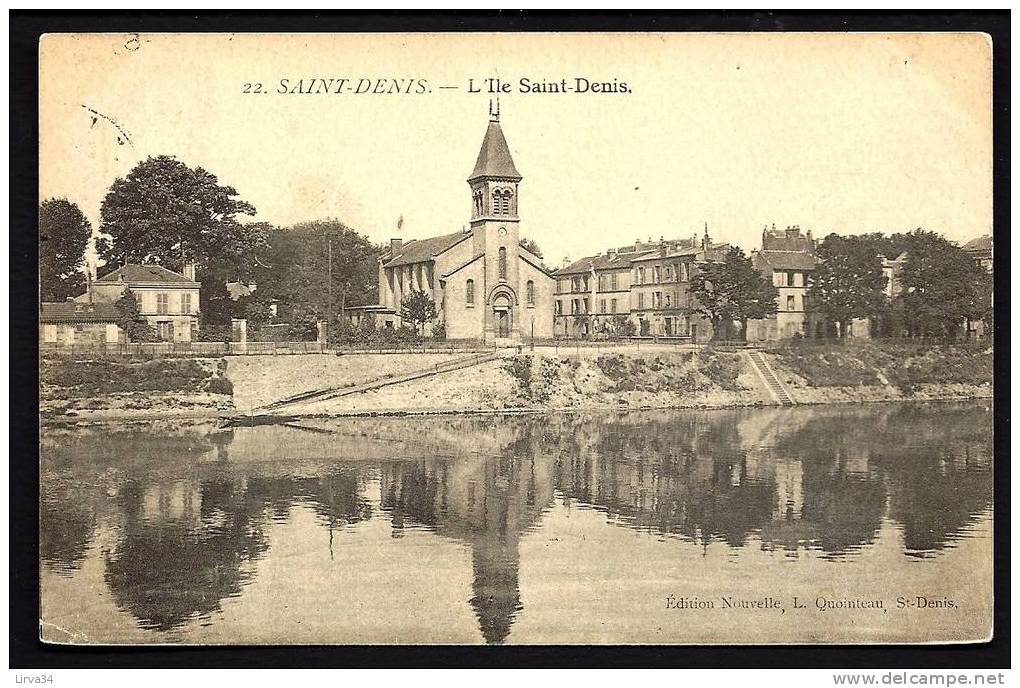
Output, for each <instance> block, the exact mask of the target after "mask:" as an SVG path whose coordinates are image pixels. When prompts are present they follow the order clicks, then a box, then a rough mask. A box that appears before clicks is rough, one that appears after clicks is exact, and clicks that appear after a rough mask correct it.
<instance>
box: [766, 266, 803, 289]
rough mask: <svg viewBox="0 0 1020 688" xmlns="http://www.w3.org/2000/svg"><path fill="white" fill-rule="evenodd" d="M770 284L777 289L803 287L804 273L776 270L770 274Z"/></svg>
mask: <svg viewBox="0 0 1020 688" xmlns="http://www.w3.org/2000/svg"><path fill="white" fill-rule="evenodd" d="M772 284H773V285H775V286H777V287H803V286H804V273H803V272H795V271H793V270H776V271H775V272H773V273H772Z"/></svg>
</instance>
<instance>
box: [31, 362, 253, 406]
mask: <svg viewBox="0 0 1020 688" xmlns="http://www.w3.org/2000/svg"><path fill="white" fill-rule="evenodd" d="M226 369H227V365H226V361H224V360H223V359H214V358H168V359H158V360H152V361H133V360H109V359H100V360H94V361H73V360H69V359H43V360H41V361H40V363H39V395H40V407H41V409H40V410H41V411H42V413H43V415H44V416H54V415H65V416H72V417H73V416H75V415H78V414H79V413H83V412H87V413H89V414H90V415H110V416H119V415H129V416H142V417H144V416H146V415H152V416H154V417H156V416H162V415H164V414H169V415H174V414H177V415H189V414H198V415H209V414H215V413H217V412H220V411H226V410H229V409H230V408H231V395H232V394H233V385H232V384H231V381H230V379H229V378H228V377H227V376H226Z"/></svg>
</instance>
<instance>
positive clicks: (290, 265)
mask: <svg viewBox="0 0 1020 688" xmlns="http://www.w3.org/2000/svg"><path fill="white" fill-rule="evenodd" d="M267 243H268V246H267V249H266V250H265V252H264V253H261V254H260V255H259V259H258V262H257V264H256V266H255V270H254V279H255V282H256V284H257V285H258V288H257V291H256V292H255V295H254V296H255V297H256V298H255V299H254V300H255V301H256V302H259V303H262V304H264V306H265V307H266V308H268V303H269V301H270V300H275V301H277V302H278V306H279V315H278V318H279V319H280V320H281V321H285V322H290V321H293V320H295V319H298V318H300V319H312V320H314V319H316V318H318V319H324V318H327V317H332V316H335V315H336V314H338V313H340V311H342V310H344V309H345V308H346V307H348V306H351V305H366V304H369V303H375V302H376V299H377V289H378V274H379V272H378V271H379V262H378V256H379V253H380V251H381V248H380V247H378V246H374V245H373V244H372V243H371V242H370V241H369V240H368V239H367V238H366V237H364V236H362V235H361V234H358V232H356V231H355V230H353V229H351V228H350V227H348V226H347V225H345V224H344V223H343V222H341V221H340V220H335V219H329V220H319V221H315V222H306V223H303V224H299V225H296V226H294V227H290V228H287V229H277V228H273V229H271V230H269V231H268V232H267ZM330 279H332V283H330V281H329V280H330ZM330 287H332V288H330Z"/></svg>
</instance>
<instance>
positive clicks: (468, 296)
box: [464, 279, 475, 304]
mask: <svg viewBox="0 0 1020 688" xmlns="http://www.w3.org/2000/svg"><path fill="white" fill-rule="evenodd" d="M464 294H465V296H464V300H465V301H466V302H467V303H470V304H473V303H474V302H475V281H474V280H473V279H469V280H468V281H467V288H466V289H465V290H464Z"/></svg>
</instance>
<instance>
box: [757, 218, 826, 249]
mask: <svg viewBox="0 0 1020 688" xmlns="http://www.w3.org/2000/svg"><path fill="white" fill-rule="evenodd" d="M761 249H762V251H802V252H807V253H812V254H813V253H814V252H815V241H814V239H812V238H811V232H810V231H809V232H808V233H807V234H804V233H802V232H801V230H800V227H799V226H797V225H792V226H790V227H787V228H786V229H776V226H775V225H772V229H771V230H769V229H766V230H765V231H764V232H762V235H761Z"/></svg>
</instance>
